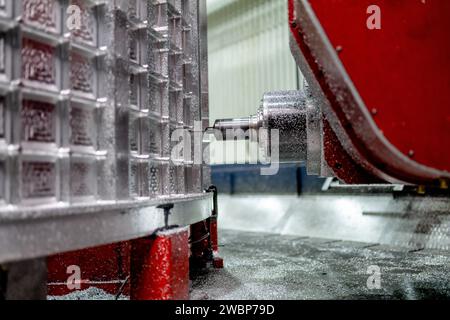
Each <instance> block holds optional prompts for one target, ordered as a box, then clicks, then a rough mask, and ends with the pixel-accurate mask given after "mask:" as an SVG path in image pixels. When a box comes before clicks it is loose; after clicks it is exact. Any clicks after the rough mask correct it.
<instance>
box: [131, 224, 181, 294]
mask: <svg viewBox="0 0 450 320" xmlns="http://www.w3.org/2000/svg"><path fill="white" fill-rule="evenodd" d="M131 299H132V300H187V299H189V232H188V229H187V228H183V229H174V230H168V231H162V232H159V233H158V234H157V235H156V236H154V237H150V238H143V239H138V240H134V241H132V242H131Z"/></svg>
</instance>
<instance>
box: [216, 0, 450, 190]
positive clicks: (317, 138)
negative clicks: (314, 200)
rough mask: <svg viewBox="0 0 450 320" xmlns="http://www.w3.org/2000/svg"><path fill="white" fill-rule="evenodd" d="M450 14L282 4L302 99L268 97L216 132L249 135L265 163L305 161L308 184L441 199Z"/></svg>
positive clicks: (430, 5) (341, 2) (445, 171)
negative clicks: (303, 83) (412, 190)
mask: <svg viewBox="0 0 450 320" xmlns="http://www.w3.org/2000/svg"><path fill="white" fill-rule="evenodd" d="M449 5H450V4H449V3H448V2H446V1H395V2H393V1H365V0H363V1H345V0H333V1H328V0H289V23H290V31H291V32H290V42H291V51H292V54H293V56H294V58H295V60H296V62H297V64H298V66H299V68H300V69H301V71H302V73H303V74H304V76H305V78H306V80H307V84H308V88H307V90H306V92H274V93H268V94H266V95H265V96H264V98H263V100H262V106H261V108H260V109H259V111H258V113H257V115H256V116H253V117H249V118H245V119H226V120H218V121H217V122H216V123H215V126H214V128H215V129H217V130H219V133H222V136H223V138H224V139H227V137H228V138H231V139H235V138H236V135H233V134H229V135H227V134H226V131H228V130H231V131H232V130H235V129H241V130H244V131H247V130H250V132H253V134H251V133H250V134H247V135H245V136H243V137H245V138H250V139H254V140H256V141H258V142H259V143H260V145H261V146H262V148H263V150H265V151H266V156H267V157H268V158H269V159H270V158H273V159H272V160H273V161H280V162H296V161H298V162H300V161H306V163H307V169H308V172H309V173H310V174H313V175H320V176H324V177H337V178H339V179H340V180H341V181H343V182H345V183H347V184H375V183H386V182H387V183H400V184H407V185H423V186H425V185H426V186H429V187H431V188H437V189H442V190H447V189H448V181H449V178H450V173H449V171H450V155H449V152H448V148H447V147H446V145H445V144H446V142H445V141H448V140H449V139H450V130H449V128H450V126H449V124H450V122H449V121H450V116H449V105H450V91H449V87H450V65H449V59H448V57H449V56H450V46H449V43H448V41H445V40H444V39H446V38H447V37H448V35H447V34H446V33H447V32H448V30H449V28H450V25H449V12H450V10H449V9H450V7H449ZM399 17H401V19H399ZM259 129H263V130H265V131H266V132H267V134H265V135H258V134H255V133H254V132H255V131H257V130H259ZM275 131H276V133H277V135H278V136H279V139H278V138H277V139H275V140H274V139H272V138H271V132H275ZM272 150H276V151H277V155H276V157H273V155H272V154H271V152H272Z"/></svg>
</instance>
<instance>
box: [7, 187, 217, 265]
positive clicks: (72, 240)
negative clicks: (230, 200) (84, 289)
mask: <svg viewBox="0 0 450 320" xmlns="http://www.w3.org/2000/svg"><path fill="white" fill-rule="evenodd" d="M161 203H174V205H175V206H174V209H173V210H172V213H171V215H170V216H169V225H178V226H188V225H191V224H193V223H196V222H199V221H202V220H205V219H207V218H208V217H210V215H211V212H212V194H204V195H197V196H191V197H189V198H185V199H183V198H180V199H178V200H177V199H174V198H171V199H166V200H159V201H158V202H156V201H148V202H142V203H139V204H137V203H135V202H128V203H123V204H119V205H118V204H110V205H105V206H104V207H103V208H92V207H84V208H81V207H80V208H76V207H75V208H73V207H71V208H65V209H64V208H61V209H60V212H58V211H55V210H50V211H48V212H47V216H43V214H42V212H39V213H38V216H36V217H31V216H23V217H21V218H11V217H9V218H8V219H7V221H5V220H2V222H1V223H0V243H1V249H0V263H5V262H14V261H19V260H25V259H33V258H37V257H44V256H48V255H52V254H56V253H60V252H67V251H73V250H78V249H83V248H87V247H94V246H99V245H103V244H109V243H114V242H119V241H125V240H130V239H135V238H139V237H144V236H148V235H151V234H152V233H153V232H154V231H155V230H156V229H159V228H161V227H164V226H165V224H164V212H163V210H162V209H158V208H157V206H158V205H160V204H161ZM30 215H33V212H30Z"/></svg>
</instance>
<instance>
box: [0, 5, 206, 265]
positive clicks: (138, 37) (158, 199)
mask: <svg viewBox="0 0 450 320" xmlns="http://www.w3.org/2000/svg"><path fill="white" fill-rule="evenodd" d="M3 2H5V1H3ZM69 5H74V6H78V8H79V9H80V14H81V26H80V27H75V28H72V27H71V26H70V24H69V23H68V22H69V21H70V18H71V16H70V14H71V11H70V10H67V9H68V8H69ZM205 6H206V3H205V1H203V0H201V1H198V0H192V1H191V0H183V1H182V0H158V1H146V0H135V1H125V0H114V1H113V0H111V1H91V0H86V1H84V0H70V1H66V0H46V1H41V0H36V1H30V0H20V1H11V0H7V1H6V2H5V6H0V30H1V32H0V244H1V245H0V262H3V261H7V260H17V259H27V258H34V257H37V256H43V255H46V254H52V253H57V252H61V251H66V250H73V249H79V248H83V247H89V246H94V245H99V244H104V243H107V242H108V241H118V240H126V239H127V238H132V237H135V236H139V235H145V234H150V233H151V232H152V231H153V230H154V229H156V228H159V227H161V226H162V224H161V221H160V220H161V218H160V216H161V214H159V210H157V209H156V207H157V206H158V205H159V204H163V203H168V202H169V203H177V206H176V209H175V210H176V211H177V213H176V214H174V216H173V222H174V223H176V224H180V225H186V224H189V222H197V221H199V220H201V218H205V217H208V216H209V214H210V207H209V202H210V199H209V195H205V194H203V190H204V189H205V188H206V187H208V186H209V185H210V176H209V175H210V173H209V169H208V167H204V166H202V165H201V164H193V162H192V161H191V159H182V160H181V161H178V160H179V159H172V157H171V151H172V147H173V145H172V142H171V133H172V132H173V131H174V130H176V129H186V131H187V132H188V133H187V134H189V132H191V131H193V129H194V121H197V122H198V123H201V120H202V117H206V118H207V116H208V100H207V93H208V90H207V86H206V84H207V81H208V69H207V65H206V62H207V59H206V52H207V51H206V50H207V49H206V47H205V48H204V49H201V48H200V46H203V45H204V46H206V41H205V39H206V24H205V22H206V7H205ZM201 15H203V16H201ZM201 96H202V97H201ZM197 126H199V125H197ZM200 131H202V128H201V125H200Z"/></svg>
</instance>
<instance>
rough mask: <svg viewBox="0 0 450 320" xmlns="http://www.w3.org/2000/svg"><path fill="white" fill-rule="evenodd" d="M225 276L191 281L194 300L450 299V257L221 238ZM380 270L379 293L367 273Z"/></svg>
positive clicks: (297, 240)
mask: <svg viewBox="0 0 450 320" xmlns="http://www.w3.org/2000/svg"><path fill="white" fill-rule="evenodd" d="M220 243H222V244H223V246H222V248H221V256H222V257H223V258H224V260H225V269H223V270H214V272H210V273H205V274H201V275H199V276H198V277H196V278H195V279H194V281H193V291H192V293H191V299H199V300H279V299H280V300H304V299H305V300H309V299H313V300H322V299H331V300H333V299H336V300H417V299H425V300H427V299H438V300H440V299H443V300H448V299H449V297H450V281H449V279H448V271H449V263H450V255H449V254H448V252H436V251H433V250H423V251H413V252H409V251H408V250H402V249H401V248H396V247H392V246H380V245H376V244H373V243H364V242H351V241H333V240H331V241H330V240H327V239H318V238H302V237H295V236H294V237H291V236H277V235H271V234H267V233H250V232H235V231H222V232H220ZM374 267H378V268H379V270H380V280H381V281H380V287H379V288H373V287H369V286H368V283H370V282H369V281H368V280H369V279H370V278H369V277H370V275H372V274H373V271H372V272H369V271H370V270H373V269H372V268H374Z"/></svg>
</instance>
